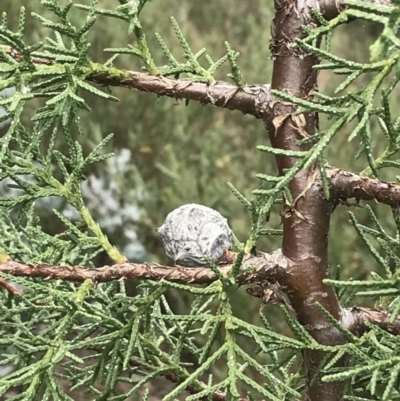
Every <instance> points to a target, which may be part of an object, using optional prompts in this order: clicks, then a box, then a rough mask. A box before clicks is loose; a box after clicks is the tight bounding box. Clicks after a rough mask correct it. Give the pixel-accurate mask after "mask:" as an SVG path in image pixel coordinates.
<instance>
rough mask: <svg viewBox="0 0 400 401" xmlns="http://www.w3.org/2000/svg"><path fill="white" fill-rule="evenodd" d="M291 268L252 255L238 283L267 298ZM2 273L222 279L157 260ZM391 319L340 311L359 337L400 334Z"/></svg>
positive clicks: (12, 265)
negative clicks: (375, 330)
mask: <svg viewBox="0 0 400 401" xmlns="http://www.w3.org/2000/svg"><path fill="white" fill-rule="evenodd" d="M235 256H236V254H235V253H233V252H229V253H227V254H226V258H225V261H230V262H232V260H233V259H234V258H235ZM288 267H289V265H288V260H287V259H286V258H285V257H284V256H283V255H282V252H281V250H280V249H278V250H276V251H275V252H272V253H270V254H267V253H260V254H259V255H258V256H251V255H248V256H246V257H245V260H244V261H243V266H242V269H243V270H244V272H243V273H242V274H240V275H238V276H237V278H236V282H237V283H238V284H239V285H246V284H262V285H263V287H254V288H251V289H250V290H251V291H248V293H249V294H250V295H252V296H254V297H257V298H263V299H264V301H265V295H266V290H268V284H266V283H270V284H271V286H270V288H274V284H275V283H278V284H280V283H284V282H285V281H286V279H285V276H286V274H287V273H288ZM231 269H232V264H226V265H223V266H221V267H220V271H221V272H222V273H223V274H224V275H228V273H229V272H230V270H231ZM0 272H2V273H6V274H9V275H12V276H15V277H30V278H41V279H43V280H65V281H73V282H83V281H85V280H87V279H90V280H93V281H94V282H96V283H100V282H109V281H114V280H125V279H128V278H130V279H132V278H136V279H146V280H153V281H161V280H168V281H171V282H175V283H180V284H209V283H212V282H213V281H216V280H217V279H218V278H217V276H216V275H215V273H214V272H213V271H212V270H211V269H209V268H207V267H190V268H189V267H182V266H175V267H170V266H162V265H159V264H155V263H154V264H150V263H142V264H136V263H122V264H117V265H113V266H103V267H99V268H86V267H80V266H55V265H50V264H46V263H22V262H16V261H13V260H6V261H4V262H3V263H0ZM4 282H5V283H6V284H7V288H6V287H5V288H6V289H7V291H8V290H9V289H10V292H11V293H13V294H15V293H18V294H20V295H24V294H23V292H21V291H19V290H17V289H15V288H14V287H12V288H11V287H9V286H10V284H9V283H8V282H7V281H6V280H5V279H4V278H0V285H2V283H4ZM390 319H391V314H390V313H389V312H386V311H382V310H377V309H367V308H361V307H353V308H348V309H342V310H341V312H340V321H341V323H342V324H343V325H344V326H345V327H346V328H348V329H349V330H350V331H351V332H352V333H354V334H356V335H358V336H360V335H362V334H363V333H364V332H365V331H367V330H368V327H367V326H366V325H365V322H370V323H372V324H376V325H377V326H379V327H380V328H382V329H383V330H386V331H388V332H390V333H392V334H395V335H399V334H400V317H399V318H397V319H396V320H395V321H394V322H393V323H390ZM176 380H178V378H176ZM174 382H176V381H174Z"/></svg>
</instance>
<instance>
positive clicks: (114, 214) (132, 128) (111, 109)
mask: <svg viewBox="0 0 400 401" xmlns="http://www.w3.org/2000/svg"><path fill="white" fill-rule="evenodd" d="M81 3H82V4H90V1H89V0H82V1H81ZM117 4H118V2H117V1H111V0H99V6H100V7H104V8H113V7H115V6H117ZM21 6H25V7H26V10H27V16H28V19H27V29H26V39H27V43H30V39H29V38H31V40H32V42H33V41H44V40H45V37H46V35H48V34H49V32H48V31H47V30H46V29H45V28H43V27H42V26H41V25H40V24H39V23H38V22H37V21H36V20H35V19H33V18H31V17H30V13H31V12H32V11H35V12H37V13H39V14H41V15H43V16H48V17H49V18H53V16H52V15H51V16H49V15H46V10H44V9H43V7H42V6H41V5H40V3H39V0H1V2H0V12H3V11H5V12H7V13H8V20H9V26H10V27H15V26H16V24H17V17H18V15H19V8H20V7H21ZM74 15H75V18H77V19H78V20H79V19H82V20H83V19H84V18H86V13H85V12H82V11H80V10H78V9H75V10H74ZM171 16H174V17H175V18H176V20H177V22H178V24H179V26H180V28H181V30H182V31H183V33H184V35H185V37H186V39H187V40H188V42H189V44H190V46H191V47H192V49H193V50H194V51H198V50H200V49H201V48H202V47H206V48H207V51H208V54H210V55H211V56H212V57H213V59H214V60H216V59H218V58H220V57H221V56H222V55H223V54H224V53H225V49H224V41H225V40H227V41H229V43H230V45H231V47H232V48H233V49H234V50H235V51H238V52H240V57H239V66H240V68H241V71H242V75H243V77H244V79H245V81H246V82H247V83H249V84H256V83H268V82H269V81H270V77H271V72H272V60H271V59H270V52H269V37H270V24H271V21H272V18H273V2H271V1H269V0H247V1H245V2H244V1H236V2H233V1H216V0H213V1H195V0H180V1H179V2H177V1H165V0H163V1H162V0H153V1H151V2H149V3H148V5H146V8H145V10H144V12H143V13H142V25H143V27H144V29H145V32H146V35H147V40H148V42H149V45H150V49H151V51H152V54H153V57H154V58H155V60H156V63H157V65H163V64H166V60H165V56H164V54H163V52H162V50H161V48H160V47H159V45H158V43H157V41H156V38H155V35H154V33H155V32H158V33H159V34H160V35H161V36H162V38H163V39H164V42H165V43H166V44H167V45H168V46H169V48H170V49H171V51H172V53H173V54H174V56H175V57H176V58H180V59H182V58H183V51H182V48H181V46H180V45H179V42H178V39H177V38H176V36H175V34H174V31H173V29H172V25H171V23H170V17H171ZM114 24H115V21H113V20H112V19H108V18H104V17H98V20H97V22H96V24H95V26H94V27H93V28H92V30H91V33H90V36H89V42H91V44H92V46H91V50H90V53H89V55H90V57H91V59H92V60H93V61H96V62H105V61H106V60H107V59H108V58H109V56H110V54H108V53H105V52H103V49H104V48H110V47H125V46H126V45H127V44H133V43H134V37H133V35H130V36H128V33H127V31H128V27H127V26H126V30H124V29H122V27H123V23H118V24H115V25H114ZM379 31H380V28H379V27H378V28H377V27H375V26H373V25H371V24H368V25H367V24H365V23H361V22H353V23H352V24H349V25H347V26H342V27H340V28H339V29H337V31H336V32H335V34H334V36H333V41H332V50H333V51H334V53H335V54H337V55H339V56H341V57H346V58H349V59H351V60H355V61H366V60H368V59H369V45H370V44H372V43H373V41H374V40H375V38H376V36H377V35H378V33H379ZM114 65H115V66H116V67H118V68H126V69H130V70H135V71H139V70H140V69H141V62H140V60H138V59H137V58H134V57H132V56H120V57H118V58H117V60H115V62H114ZM227 72H228V66H227V65H226V66H223V67H222V68H221V71H220V72H219V74H220V75H219V76H217V78H218V79H221V80H222V79H223V80H227V78H226V73H227ZM363 79H367V77H365V76H364V75H363V78H362V79H360V80H358V81H356V83H355V84H353V85H360V86H362V85H363ZM341 81H342V78H341V77H340V76H333V75H332V74H331V73H330V72H325V71H324V72H322V73H321V74H320V77H319V90H320V91H321V92H323V93H329V94H331V93H332V92H333V91H334V89H335V88H336V87H337V86H338V84H339V83H340V82H341ZM364 83H365V82H364ZM113 94H114V95H115V96H117V97H118V98H119V99H120V102H119V103H113V102H108V101H105V100H104V99H101V98H99V97H94V96H91V95H90V94H89V95H87V94H86V95H85V96H86V99H87V101H88V104H89V105H90V106H91V108H92V112H91V113H90V114H88V113H87V114H85V115H84V116H83V118H82V127H83V135H82V136H81V137H80V138H79V141H80V143H81V144H82V146H83V147H84V149H85V150H86V152H88V151H89V150H90V149H91V148H92V147H93V146H94V144H96V143H98V142H99V140H100V139H101V138H103V137H105V136H106V135H107V134H109V133H110V132H113V133H114V134H115V136H114V139H113V141H112V142H111V143H110V144H109V150H112V151H114V152H115V153H116V156H115V157H114V158H113V159H111V160H109V161H108V162H103V163H100V164H97V165H96V166H95V168H96V170H92V171H90V172H88V174H87V180H86V181H85V182H84V183H83V188H84V195H85V198H86V201H87V205H88V207H89V209H90V211H91V213H92V214H93V216H94V217H95V218H96V219H97V221H98V222H99V223H100V225H101V227H102V228H103V229H104V231H105V232H106V233H107V234H108V236H109V238H110V240H111V242H113V243H114V244H115V245H116V246H117V247H118V248H119V249H120V250H121V251H122V253H124V254H125V255H126V256H127V257H128V258H129V260H131V261H156V262H160V263H168V261H167V260H166V257H165V256H164V253H163V249H162V245H161V241H160V239H159V238H158V236H157V234H156V231H155V229H156V228H157V227H159V226H160V225H161V224H162V222H163V220H164V218H165V216H166V215H167V214H168V213H169V212H170V211H171V210H173V209H174V208H176V207H178V206H180V205H182V204H184V203H190V202H195V203H201V204H204V205H207V206H209V207H212V208H214V209H216V210H218V211H219V212H221V213H222V214H223V215H224V216H226V217H227V218H228V220H229V223H230V225H231V227H232V228H233V230H234V232H235V233H236V235H237V237H238V238H239V239H241V240H242V241H244V240H245V239H246V238H247V235H248V232H247V230H248V226H249V224H248V223H249V216H248V214H247V212H246V210H245V209H244V207H243V206H242V205H241V203H240V202H238V201H237V199H236V198H235V197H234V196H233V194H232V193H231V191H230V190H229V188H228V187H227V186H226V182H228V181H230V182H232V183H233V184H234V185H235V186H236V187H237V188H238V189H239V190H240V191H241V192H242V193H244V194H245V195H247V196H250V195H251V191H252V190H253V189H255V187H256V185H257V180H256V177H255V176H256V174H257V173H265V174H275V173H276V169H275V164H274V160H273V159H272V158H271V157H270V156H267V155H265V154H263V153H261V152H258V151H257V150H256V146H257V145H261V144H267V142H268V136H267V133H266V131H265V128H264V126H263V124H262V122H261V121H259V120H256V119H254V118H253V117H248V116H244V115H242V114H241V113H239V112H231V111H228V110H223V109H217V108H213V107H211V106H202V105H199V104H196V103H193V102H191V103H190V104H189V105H185V103H184V102H177V101H174V100H172V99H169V98H157V97H156V96H155V95H151V94H146V93H140V92H135V91H132V90H128V89H123V88H113ZM392 96H393V97H394V98H393V99H392V101H393V102H395V103H396V102H399V99H398V97H399V96H400V94H399V92H398V91H397V92H394V94H393V95H392ZM37 106H38V105H37V104H35V103H34V102H32V103H31V104H30V106H29V107H28V108H27V110H26V111H25V116H24V118H25V120H26V122H27V124H29V119H30V117H31V116H32V115H33V111H34V109H36V108H37ZM29 108H31V109H29ZM327 124H329V121H324V120H323V121H321V128H324V127H326V126H327ZM373 128H375V129H374V130H373V134H375V135H376V139H375V141H374V144H375V146H376V149H374V152H375V154H376V155H379V153H380V152H381V151H382V150H383V148H384V146H385V143H384V139H383V135H382V134H381V132H380V130H379V127H378V124H375V125H374V126H373ZM346 129H347V130H348V132H350V131H351V129H352V127H351V126H348V127H347V128H346ZM348 132H347V134H348ZM344 134H345V133H343V135H342V136H341V135H337V136H336V137H335V141H334V142H333V144H332V145H331V146H330V147H329V148H328V150H327V152H326V153H325V158H326V159H327V160H328V162H329V163H330V164H332V165H335V166H337V167H342V168H346V169H349V170H351V171H361V170H362V169H364V168H365V167H366V165H367V164H366V161H365V160H364V159H363V158H362V157H361V158H360V159H359V160H357V161H355V160H354V155H355V153H356V152H357V150H358V147H359V144H358V143H356V141H354V142H352V143H350V144H348V143H347V135H344ZM383 178H385V179H389V180H395V176H394V175H393V174H392V176H384V175H383ZM0 190H1V191H6V190H8V189H7V188H6V186H5V185H2V186H1V188H0ZM54 207H55V208H58V209H60V210H62V211H63V213H64V214H66V215H67V216H68V217H70V218H74V213H75V212H74V210H71V209H68V208H66V207H65V205H64V204H63V203H62V202H61V201H59V200H57V199H53V200H49V199H47V200H45V201H42V202H40V203H38V213H39V214H40V215H41V216H42V217H43V219H42V221H47V222H48V223H47V225H48V226H47V227H46V230H47V231H49V232H54V233H56V232H60V231H62V227H60V226H58V224H59V225H61V222H60V223H58V222H57V220H56V219H55V218H54V215H52V214H51V211H50V210H51V208H54ZM374 208H375V211H376V213H377V215H378V216H379V217H380V218H381V221H382V224H383V225H384V227H386V228H388V231H389V233H390V231H391V229H393V230H394V224H393V223H392V217H391V213H390V210H389V209H388V208H387V207H382V206H380V207H377V206H374ZM352 209H354V208H352ZM355 213H356V215H357V217H358V219H359V222H360V223H362V224H365V225H368V216H367V213H366V212H365V211H364V210H363V209H362V208H357V209H356V210H355ZM46 216H48V219H46ZM385 223H386V224H385ZM279 225H280V222H279V209H278V208H277V209H276V214H275V216H274V217H273V218H272V219H271V221H270V222H269V223H266V226H267V227H268V228H279ZM392 226H393V227H392ZM279 246H280V238H279V237H268V238H265V239H262V240H261V241H260V243H259V244H258V249H260V250H262V251H263V252H268V251H272V250H274V249H276V248H277V247H279ZM104 263H109V260H107V259H106V258H104V259H103V260H99V265H101V264H104ZM330 263H331V266H332V268H335V267H336V266H337V265H341V266H342V272H343V276H345V277H349V276H352V277H354V278H356V279H362V278H365V276H367V275H368V272H369V271H371V270H374V269H375V267H376V263H375V261H374V260H373V259H372V258H371V256H370V255H369V254H368V253H367V252H366V249H365V248H364V246H363V244H362V243H361V240H360V239H359V238H358V237H357V235H356V232H355V230H354V228H353V227H352V226H351V225H350V224H349V223H348V208H347V207H345V206H339V207H338V208H337V210H336V212H335V214H334V216H333V219H332V230H331V235H330ZM186 296H190V295H188V294H180V293H179V294H178V293H172V294H171V295H170V297H171V298H174V297H176V302H174V305H175V307H176V312H177V313H179V312H180V308H184V306H183V305H184V304H185V302H183V300H182V297H186ZM233 304H234V306H235V305H236V308H237V309H238V310H237V313H236V314H237V316H239V317H240V315H242V314H243V315H245V316H246V318H247V319H250V320H251V316H255V319H257V318H258V313H257V311H258V308H259V305H260V302H259V300H258V299H252V298H250V297H249V296H248V295H245V293H244V291H242V290H240V291H238V292H237V294H235V297H234V301H233ZM243 305H246V308H243ZM252 312H254V314H253V313H252Z"/></svg>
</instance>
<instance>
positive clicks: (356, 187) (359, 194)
mask: <svg viewBox="0 0 400 401" xmlns="http://www.w3.org/2000/svg"><path fill="white" fill-rule="evenodd" d="M327 173H328V177H329V178H330V189H331V196H332V198H336V199H337V200H341V201H346V200H347V199H349V198H355V199H356V202H358V201H360V200H374V201H376V202H380V203H384V204H386V205H389V206H391V207H393V208H396V209H398V208H399V206H400V185H399V184H396V183H394V182H385V181H379V180H375V179H372V178H369V177H365V176H362V175H361V174H356V173H350V172H348V171H344V170H341V169H338V168H332V167H331V168H329V169H327Z"/></svg>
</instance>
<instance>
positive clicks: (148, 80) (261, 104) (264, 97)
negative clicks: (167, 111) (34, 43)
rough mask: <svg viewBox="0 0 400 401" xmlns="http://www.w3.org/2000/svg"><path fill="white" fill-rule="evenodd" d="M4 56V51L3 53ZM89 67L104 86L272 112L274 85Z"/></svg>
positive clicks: (40, 59)
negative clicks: (207, 81)
mask: <svg viewBox="0 0 400 401" xmlns="http://www.w3.org/2000/svg"><path fill="white" fill-rule="evenodd" d="M1 48H2V49H3V50H4V51H5V52H6V53H7V54H8V55H10V56H11V57H12V58H13V59H14V60H16V61H18V62H22V61H23V60H24V57H23V55H22V54H20V53H19V52H17V51H16V50H15V49H13V48H12V47H10V46H1ZM0 59H1V55H0ZM32 61H33V62H34V63H35V64H40V65H43V66H44V67H43V68H45V66H48V68H49V69H51V68H54V66H56V65H57V63H56V62H55V61H54V60H51V59H47V58H43V57H32ZM84 68H85V75H86V79H87V80H88V81H90V82H93V83H96V84H98V85H101V86H116V87H125V88H129V89H134V90H137V91H140V92H146V93H155V94H157V95H158V96H167V97H170V98H173V99H177V100H181V99H187V100H194V101H198V102H200V103H202V104H203V105H206V104H212V105H214V106H217V107H222V108H226V109H229V110H238V111H241V112H242V113H244V114H251V115H253V116H254V117H256V118H261V116H262V115H263V114H265V113H269V112H270V107H271V106H270V105H271V104H272V102H273V96H272V95H271V93H270V85H268V84H266V85H247V86H243V87H238V86H236V85H233V84H230V83H226V82H217V83H215V84H207V83H200V82H191V81H188V80H184V79H173V78H167V77H163V76H162V75H149V74H147V73H143V72H136V71H129V70H119V69H117V68H115V67H106V66H104V65H102V64H97V63H90V65H89V66H86V67H84Z"/></svg>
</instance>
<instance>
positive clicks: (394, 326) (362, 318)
mask: <svg viewBox="0 0 400 401" xmlns="http://www.w3.org/2000/svg"><path fill="white" fill-rule="evenodd" d="M391 318H392V314H391V313H389V312H387V311H384V310H379V309H368V308H361V307H353V308H349V309H343V310H342V314H341V323H342V324H343V325H344V326H345V327H346V328H347V329H348V330H350V331H351V332H352V333H354V334H356V335H357V336H361V335H362V334H363V333H365V332H367V331H369V327H368V326H367V325H366V324H365V323H366V322H369V323H371V324H374V325H376V326H378V327H380V328H381V329H382V330H385V331H387V332H389V333H391V334H393V335H400V316H397V318H396V319H395V320H394V321H393V322H391V321H390V320H391Z"/></svg>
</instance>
